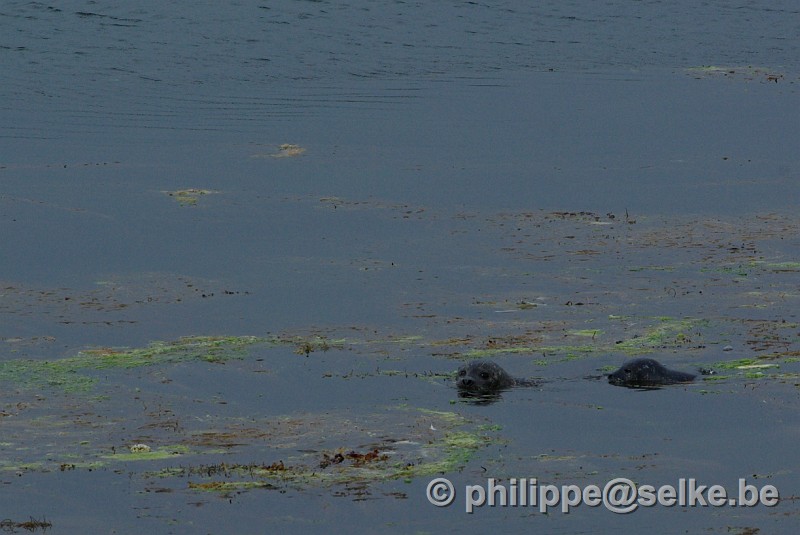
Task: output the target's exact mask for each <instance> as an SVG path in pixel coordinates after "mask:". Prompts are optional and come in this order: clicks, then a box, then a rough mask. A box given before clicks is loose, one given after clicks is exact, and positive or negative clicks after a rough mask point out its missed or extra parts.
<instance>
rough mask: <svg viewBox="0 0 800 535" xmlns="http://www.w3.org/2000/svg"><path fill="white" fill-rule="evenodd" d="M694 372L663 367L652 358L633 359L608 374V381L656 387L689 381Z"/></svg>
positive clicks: (642, 386) (632, 386)
mask: <svg viewBox="0 0 800 535" xmlns="http://www.w3.org/2000/svg"><path fill="white" fill-rule="evenodd" d="M694 378H695V375H694V374H691V373H684V372H679V371H675V370H670V369H667V368H665V367H664V366H663V365H662V364H661V363H660V362H658V361H657V360H653V359H645V358H640V359H633V360H630V361H628V362H626V363H625V364H623V365H622V367H620V369H618V370H617V371H615V372H614V373H611V374H609V375H608V382H609V383H611V384H612V385H616V386H627V387H629V388H657V387H659V386H664V385H674V384H679V383H691V382H692V381H693V380H694Z"/></svg>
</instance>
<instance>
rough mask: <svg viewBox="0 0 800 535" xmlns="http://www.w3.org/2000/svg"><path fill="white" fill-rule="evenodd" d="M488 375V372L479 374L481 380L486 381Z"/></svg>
mask: <svg viewBox="0 0 800 535" xmlns="http://www.w3.org/2000/svg"><path fill="white" fill-rule="evenodd" d="M488 378H489V373H488V372H481V379H488Z"/></svg>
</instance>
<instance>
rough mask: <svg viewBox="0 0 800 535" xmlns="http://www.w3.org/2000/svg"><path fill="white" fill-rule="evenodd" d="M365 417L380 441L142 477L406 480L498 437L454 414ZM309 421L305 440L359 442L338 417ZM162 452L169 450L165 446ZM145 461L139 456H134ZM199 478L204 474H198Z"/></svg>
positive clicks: (236, 482) (208, 486) (295, 482)
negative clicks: (324, 438)
mask: <svg viewBox="0 0 800 535" xmlns="http://www.w3.org/2000/svg"><path fill="white" fill-rule="evenodd" d="M368 420H369V421H371V425H370V427H369V434H370V435H379V436H383V439H382V440H380V441H378V442H376V443H374V444H373V445H370V446H367V447H366V449H364V446H361V447H358V448H353V447H351V446H345V445H343V446H341V447H338V448H334V449H330V450H321V451H320V450H309V449H308V448H307V447H304V446H303V444H298V445H296V446H293V447H292V448H291V450H293V451H289V450H287V451H283V452H282V453H280V456H281V458H283V459H284V460H282V461H276V462H273V463H271V464H266V463H252V464H246V465H242V464H236V463H219V464H211V465H209V464H200V465H181V466H178V467H176V466H171V467H164V468H161V469H159V470H157V471H153V472H149V473H148V474H147V477H157V478H160V479H162V480H164V479H167V480H169V479H175V478H184V477H194V478H195V479H193V480H191V481H190V482H189V483H188V488H189V489H191V490H195V491H207V492H215V493H223V494H225V493H228V492H232V491H242V490H248V489H254V488H278V486H285V485H291V486H294V487H297V488H303V487H308V486H330V485H342V484H349V483H353V482H380V481H389V480H397V479H404V480H411V479H414V478H418V477H423V476H428V475H431V474H438V473H447V472H452V471H456V470H459V469H461V468H463V467H464V466H465V465H466V464H467V463H468V462H469V461H470V460H471V459H472V457H473V456H474V454H475V453H476V452H477V451H479V450H480V449H482V448H484V447H486V446H487V445H489V444H491V443H493V442H496V439H495V438H493V437H492V436H491V433H493V432H495V431H496V429H495V428H492V427H491V426H487V425H476V424H474V423H473V422H472V421H471V420H469V419H467V418H466V417H464V416H462V415H460V414H458V413H455V412H448V411H440V410H431V409H425V408H416V409H415V408H409V407H399V408H397V409H391V410H389V412H388V413H385V414H384V417H383V418H378V419H375V418H374V417H368ZM308 423H309V425H310V426H312V424H313V427H309V429H313V434H312V435H310V436H305V438H304V440H313V438H314V436H324V435H329V434H334V435H336V436H335V437H334V438H333V440H344V441H349V442H352V441H357V440H360V439H355V438H354V437H352V436H350V435H351V433H347V432H343V430H344V429H345V428H346V425H349V424H346V425H343V422H341V421H340V420H337V419H336V418H331V417H330V416H328V417H327V418H326V419H324V420H320V421H316V420H314V421H313V422H311V421H309V422H308ZM318 424H322V425H318ZM283 429H284V430H283V431H282V432H289V433H296V432H297V427H296V426H287V427H285V428H283ZM301 434H302V433H301ZM337 437H338V438H337ZM329 438H330V437H329ZM277 439H278V437H273V440H277ZM356 443H358V442H356ZM165 451H167V452H168V451H169V448H166V450H165ZM301 451H303V452H304V453H301ZM146 459H147V457H144V458H141V459H139V460H146ZM197 477H201V478H204V479H207V480H206V481H203V480H197V479H196V478H197ZM220 479H222V480H220Z"/></svg>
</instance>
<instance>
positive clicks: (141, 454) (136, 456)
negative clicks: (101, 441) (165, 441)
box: [101, 444, 197, 462]
mask: <svg viewBox="0 0 800 535" xmlns="http://www.w3.org/2000/svg"><path fill="white" fill-rule="evenodd" d="M191 453H197V452H192V450H190V449H189V447H188V446H186V445H184V444H172V445H169V446H159V447H157V448H152V449H150V450H149V451H130V452H125V453H112V454H109V455H102V456H101V457H102V458H103V459H107V460H109V461H121V462H129V461H157V460H162V459H172V458H174V457H177V456H181V455H188V454H191Z"/></svg>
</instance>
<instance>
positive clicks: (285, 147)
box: [251, 143, 306, 158]
mask: <svg viewBox="0 0 800 535" xmlns="http://www.w3.org/2000/svg"><path fill="white" fill-rule="evenodd" d="M305 152H306V149H305V147H301V146H300V145H295V144H294V143H282V144H280V145H278V152H273V153H271V154H253V155H252V156H251V157H252V158H294V157H297V156H301V155H303V154H305Z"/></svg>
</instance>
